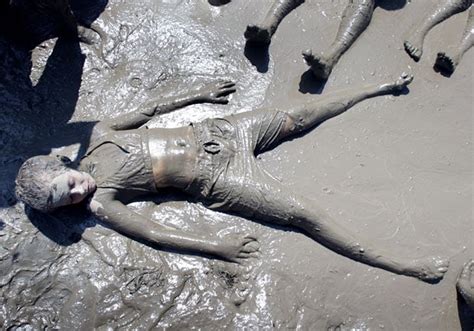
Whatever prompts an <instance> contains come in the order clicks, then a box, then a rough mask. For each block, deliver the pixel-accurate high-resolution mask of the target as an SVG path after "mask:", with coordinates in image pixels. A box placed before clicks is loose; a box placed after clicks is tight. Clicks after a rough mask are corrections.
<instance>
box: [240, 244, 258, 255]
mask: <svg viewBox="0 0 474 331" xmlns="http://www.w3.org/2000/svg"><path fill="white" fill-rule="evenodd" d="M259 249H260V244H259V243H258V242H256V241H251V242H249V243H247V244H245V246H244V247H242V252H244V253H254V252H257V251H258V250H259Z"/></svg>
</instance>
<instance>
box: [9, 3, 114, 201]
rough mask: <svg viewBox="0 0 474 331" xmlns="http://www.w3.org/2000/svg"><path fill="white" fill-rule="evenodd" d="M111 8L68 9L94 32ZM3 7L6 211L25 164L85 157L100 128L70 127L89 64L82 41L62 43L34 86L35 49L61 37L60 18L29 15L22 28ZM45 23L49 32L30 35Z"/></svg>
mask: <svg viewBox="0 0 474 331" xmlns="http://www.w3.org/2000/svg"><path fill="white" fill-rule="evenodd" d="M45 2H48V1H47V0H45ZM107 2H108V1H106V0H101V1H93V0H81V1H79V0H71V1H70V4H71V8H72V11H73V12H74V14H75V17H76V19H77V21H78V22H79V23H80V24H82V25H84V26H90V24H91V23H92V22H93V21H94V20H95V19H96V18H97V17H98V16H99V15H100V13H101V12H102V11H103V10H104V8H105V6H106V5H107ZM11 3H12V4H16V2H15V1H12V2H11ZM18 4H22V2H18ZM0 5H1V7H2V8H1V9H2V11H1V13H0V21H1V24H0V86H1V87H2V88H0V113H1V114H2V116H1V118H0V138H1V140H0V149H1V150H2V154H1V156H0V167H2V168H3V169H2V170H1V179H0V184H1V185H0V186H1V189H0V207H6V206H11V205H14V204H15V203H16V198H15V195H14V186H15V183H14V180H15V177H16V173H17V171H18V168H19V167H20V165H21V164H22V162H23V161H24V160H26V159H28V158H29V157H32V156H35V155H40V154H49V153H51V149H52V148H59V147H63V146H68V145H72V144H80V146H81V147H80V150H81V152H84V151H85V150H86V149H87V147H88V144H89V138H90V134H91V132H92V128H93V126H94V125H95V123H96V122H73V123H69V121H70V120H71V118H72V116H73V114H74V111H75V109H76V104H77V101H78V98H79V89H80V87H81V80H82V71H83V67H84V61H85V56H84V55H83V54H82V53H81V48H80V45H79V41H78V40H77V39H76V38H66V37H62V36H61V37H59V38H58V39H57V41H56V43H55V45H54V49H53V51H52V53H51V55H50V56H49V58H48V59H47V62H46V64H45V65H44V69H43V72H42V74H41V77H40V78H39V79H38V80H37V83H36V84H34V83H33V81H32V80H33V79H32V78H31V75H32V68H33V67H38V66H39V64H37V63H32V62H33V60H32V52H31V49H33V48H34V47H36V46H37V45H39V43H40V42H41V41H44V40H46V39H49V38H53V37H57V36H58V35H61V30H60V26H61V24H60V23H58V22H57V20H58V18H57V17H56V16H54V17H53V16H51V15H49V14H45V15H43V14H42V13H41V15H40V14H36V15H30V16H31V21H28V24H27V25H26V26H19V25H18V24H20V23H19V22H15V21H14V19H15V17H17V16H15V15H13V14H12V15H11V17H6V16H8V15H9V14H11V13H10V12H9V11H8V10H6V9H8V8H7V4H6V2H4V1H2V2H1V4H0ZM26 6H28V5H26ZM21 9H23V8H21ZM26 12H27V13H28V14H29V11H28V10H27V11H26ZM23 14H24V13H22V15H23ZM45 20H46V21H48V22H50V23H51V24H48V25H47V27H48V29H45V27H44V26H41V27H38V31H36V32H35V31H33V30H31V29H33V28H34V27H35V26H34V25H31V24H34V23H35V22H37V23H40V22H42V21H45ZM21 22H24V21H21ZM25 24H26V23H25ZM29 32H31V39H29V40H28V42H26V41H25V40H26V39H25V38H26V36H25V35H24V33H27V36H28V35H29ZM39 47H44V46H39ZM79 155H80V154H79Z"/></svg>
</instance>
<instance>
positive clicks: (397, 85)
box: [380, 73, 413, 92]
mask: <svg viewBox="0 0 474 331" xmlns="http://www.w3.org/2000/svg"><path fill="white" fill-rule="evenodd" d="M412 81H413V75H409V74H407V73H402V74H401V75H400V77H399V78H398V79H397V80H396V81H395V82H393V83H389V84H384V85H382V86H381V87H380V89H381V90H383V91H386V92H400V91H402V90H403V89H404V88H405V87H406V86H408V85H409V84H410V83H411V82H412Z"/></svg>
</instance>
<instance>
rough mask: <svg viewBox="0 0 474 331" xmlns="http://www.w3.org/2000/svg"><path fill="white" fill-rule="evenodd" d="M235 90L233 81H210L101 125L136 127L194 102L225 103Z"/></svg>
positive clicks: (103, 126) (117, 127)
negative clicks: (154, 117)
mask: <svg viewBox="0 0 474 331" xmlns="http://www.w3.org/2000/svg"><path fill="white" fill-rule="evenodd" d="M235 91H236V89H235V83H233V82H231V81H218V82H214V83H210V84H207V85H205V86H204V87H202V88H199V89H196V90H192V91H188V92H187V93H184V94H182V95H180V96H177V97H169V98H157V99H153V100H150V101H148V102H146V103H145V104H144V105H142V106H141V107H140V109H138V110H137V111H134V112H131V113H128V114H125V115H122V116H118V117H117V118H114V119H110V120H105V121H103V122H101V123H100V126H101V127H102V128H107V129H111V130H117V131H118V130H130V129H136V128H138V127H140V126H142V125H144V124H146V123H147V122H148V121H150V120H151V119H152V118H153V116H156V115H161V114H166V113H169V112H172V111H174V110H177V109H180V108H183V107H186V106H189V105H192V104H197V103H217V104H225V103H227V102H228V96H229V94H232V93H234V92H235Z"/></svg>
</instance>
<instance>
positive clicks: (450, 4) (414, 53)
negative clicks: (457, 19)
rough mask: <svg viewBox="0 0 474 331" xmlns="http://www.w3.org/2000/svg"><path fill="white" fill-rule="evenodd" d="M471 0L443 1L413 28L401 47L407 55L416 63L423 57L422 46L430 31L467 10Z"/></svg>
mask: <svg viewBox="0 0 474 331" xmlns="http://www.w3.org/2000/svg"><path fill="white" fill-rule="evenodd" d="M471 5H472V0H443V1H441V3H440V4H439V5H438V6H436V8H435V9H434V11H433V12H431V13H429V15H428V16H426V17H425V18H423V20H422V21H421V22H420V23H419V24H418V25H417V26H416V27H415V28H413V29H412V30H411V31H410V32H409V35H408V37H407V39H406V40H405V41H404V43H403V45H404V47H405V51H406V52H407V53H408V55H409V56H410V57H411V58H412V59H413V60H415V61H416V62H418V61H419V60H420V58H421V56H422V55H423V44H424V41H425V37H426V35H427V34H428V32H430V30H431V29H432V28H433V27H435V26H436V25H438V24H439V23H441V22H443V21H445V20H446V19H448V18H450V17H451V16H453V15H455V14H458V13H460V12H463V11H465V10H467V9H468V8H469V7H470V6H471Z"/></svg>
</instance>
